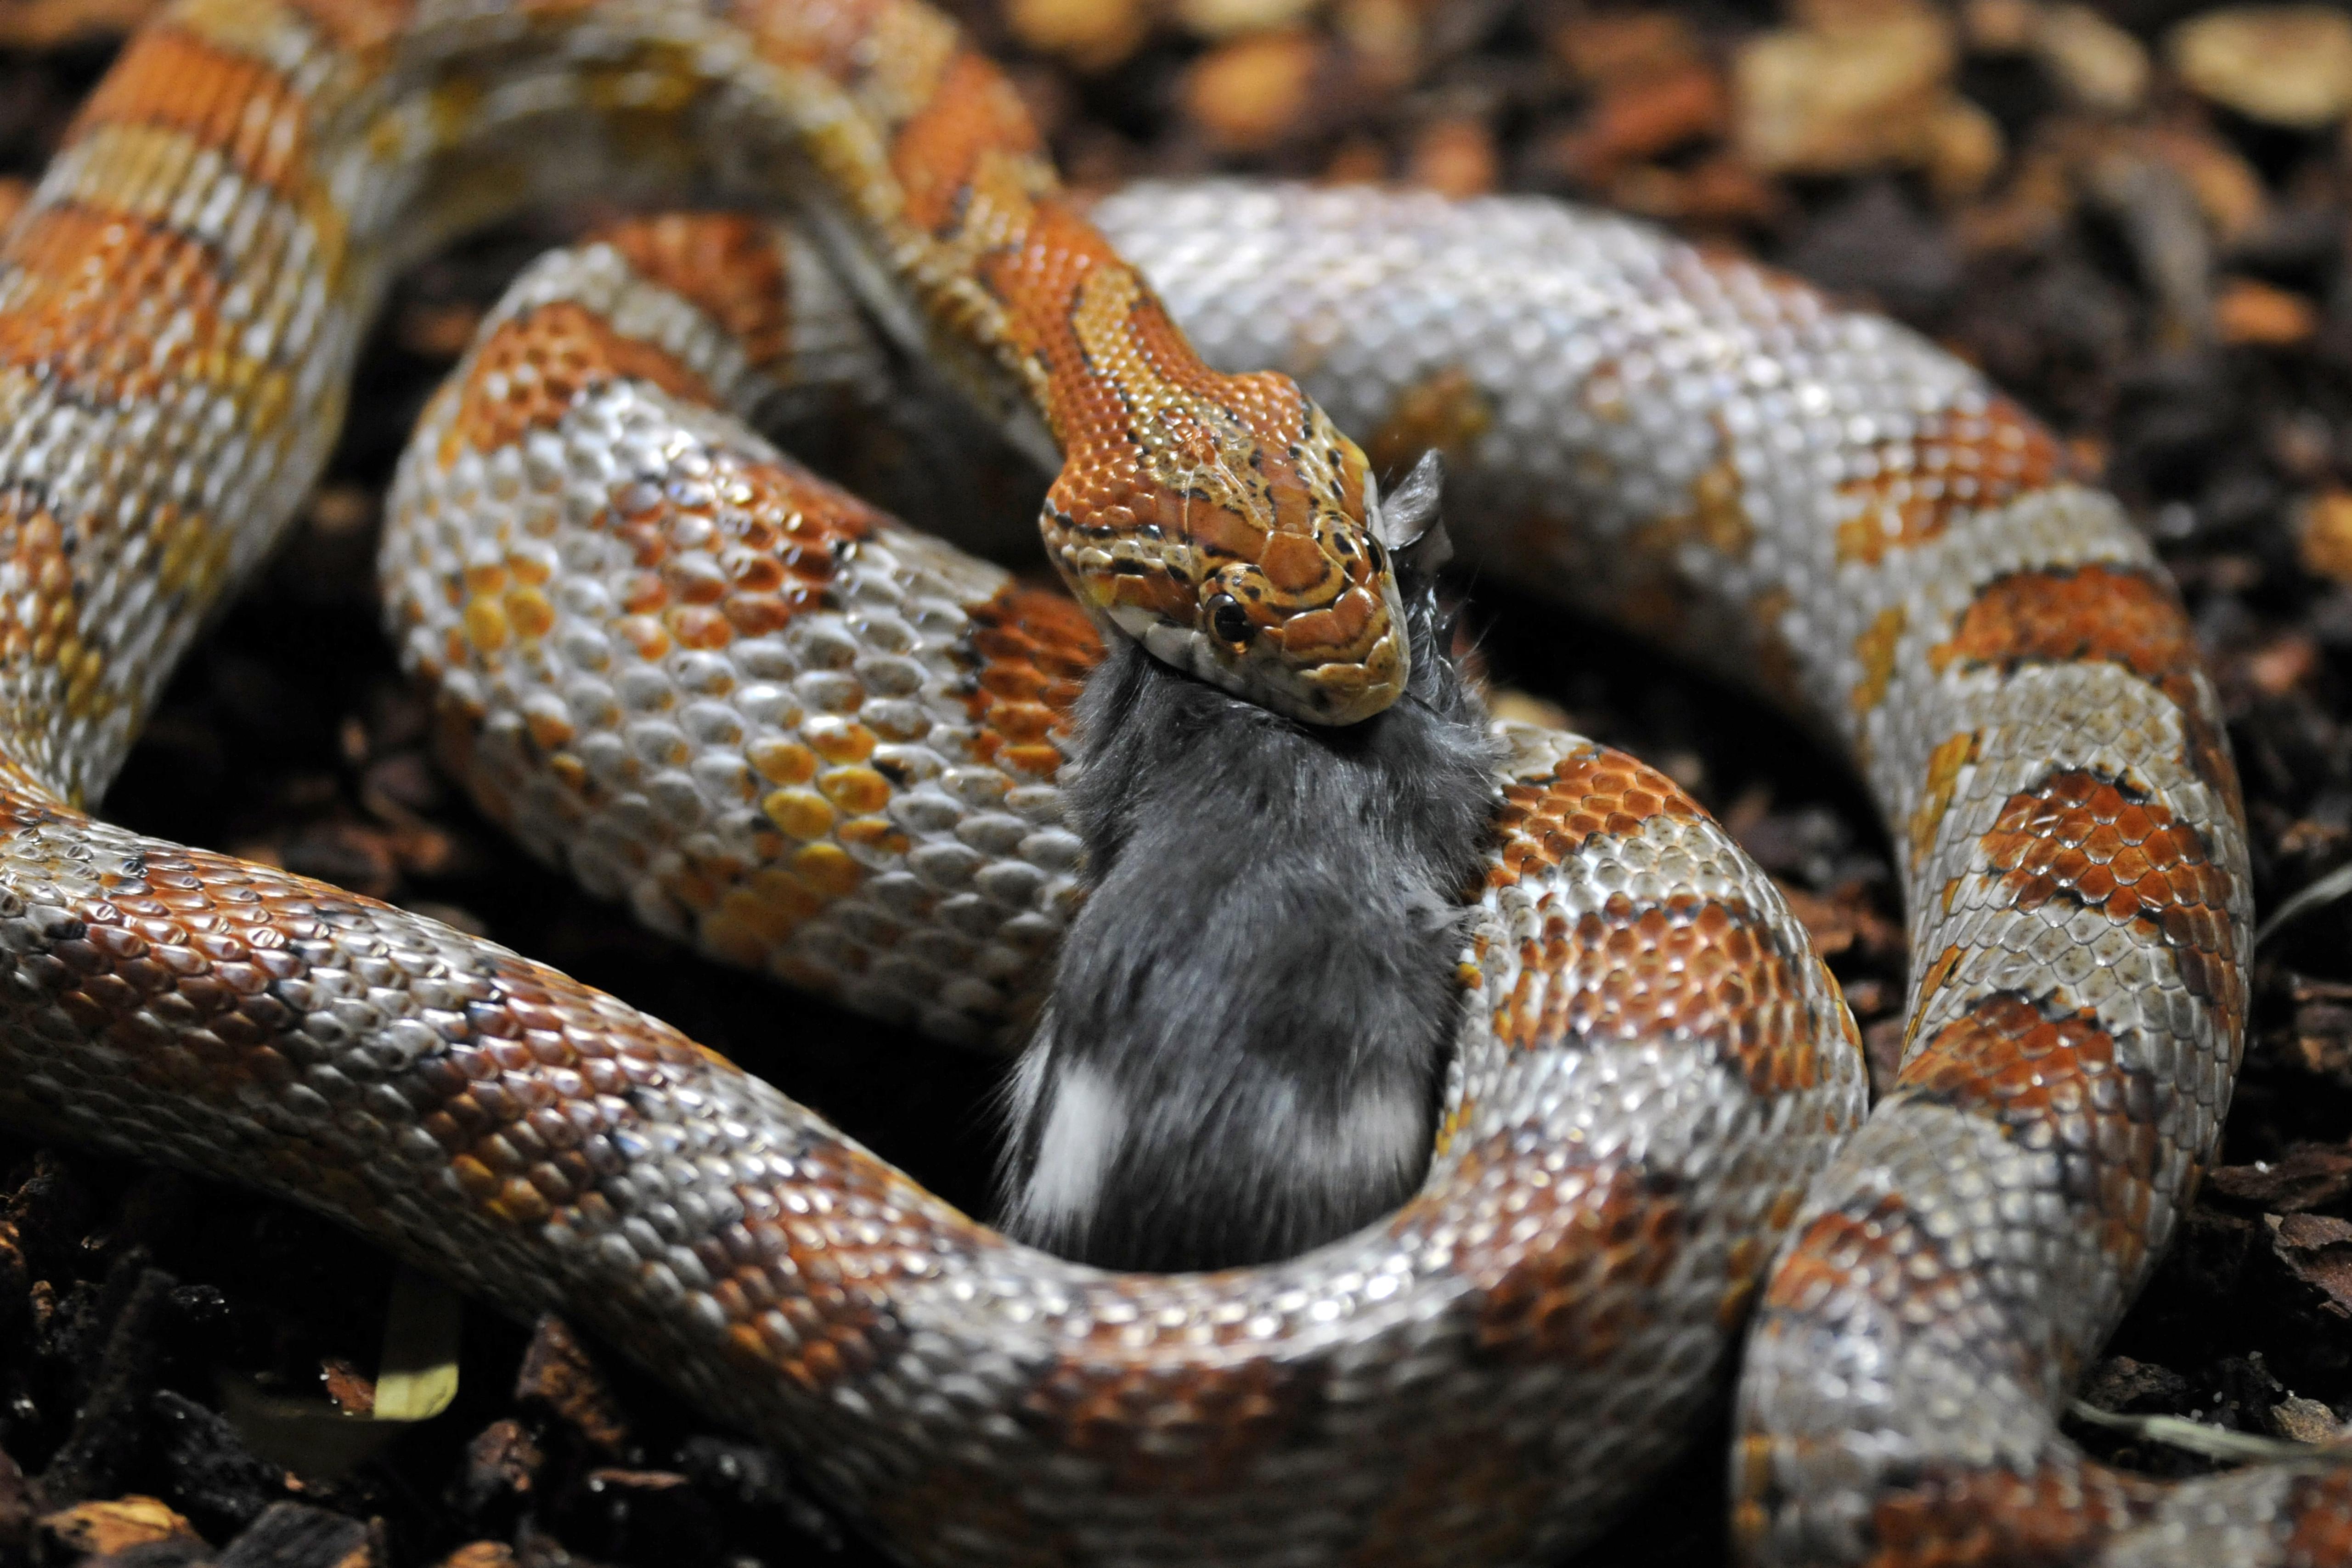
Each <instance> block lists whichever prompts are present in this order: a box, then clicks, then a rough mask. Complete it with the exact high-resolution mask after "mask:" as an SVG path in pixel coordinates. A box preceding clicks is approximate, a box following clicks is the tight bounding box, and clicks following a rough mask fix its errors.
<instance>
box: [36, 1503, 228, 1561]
mask: <svg viewBox="0 0 2352 1568" xmlns="http://www.w3.org/2000/svg"><path fill="white" fill-rule="evenodd" d="M37 1523H38V1525H39V1528H40V1531H41V1533H42V1534H43V1535H45V1536H47V1538H48V1539H49V1540H50V1541H51V1542H54V1543H56V1544H57V1545H58V1546H59V1547H61V1548H64V1549H65V1550H67V1551H68V1552H79V1553H82V1554H84V1555H88V1556H103V1555H105V1554H107V1553H110V1552H121V1551H123V1550H125V1549H127V1548H129V1547H132V1546H143V1545H145V1544H147V1543H148V1542H153V1541H173V1540H182V1539H185V1540H194V1539H195V1534H196V1531H195V1527H194V1525H191V1524H190V1523H189V1522H188V1521H186V1520H185V1519H184V1518H182V1517H181V1516H180V1515H179V1514H177V1513H174V1512H173V1510H171V1508H170V1507H169V1506H167V1505H166V1504H165V1503H163V1501H162V1500H160V1499H157V1498H152V1497H142V1496H140V1495H138V1494H137V1493H133V1494H131V1496H129V1497H120V1498H115V1499H113V1500H110V1501H108V1502H86V1503H81V1504H79V1505H77V1506H76V1507H73V1508H68V1509H61V1510H58V1512H56V1513H45V1514H43V1515H42V1516H41V1517H40V1519H39V1520H38V1521H37Z"/></svg>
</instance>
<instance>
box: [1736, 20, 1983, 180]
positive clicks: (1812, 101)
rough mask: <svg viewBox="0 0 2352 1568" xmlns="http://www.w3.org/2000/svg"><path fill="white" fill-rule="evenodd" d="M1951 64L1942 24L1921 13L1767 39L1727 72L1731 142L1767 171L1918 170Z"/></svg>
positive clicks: (1785, 31) (1744, 51)
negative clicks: (1905, 166) (1898, 166)
mask: <svg viewBox="0 0 2352 1568" xmlns="http://www.w3.org/2000/svg"><path fill="white" fill-rule="evenodd" d="M1955 59H1956V50H1955V48H1954V43H1953V37H1952V26H1951V22H1950V19H1949V18H1948V17H1947V16H1944V15H1943V14H1942V13H1941V12H1938V11H1935V10H1932V9H1929V8H1927V7H1926V6H1916V7H1914V6H1894V7H1891V8H1889V9H1887V10H1886V11H1885V13H1884V14H1882V15H1877V16H1864V15H1861V14H1857V15H1855V16H1851V17H1842V18H1841V19H1840V20H1839V22H1838V25H1836V26H1834V27H1815V28H1808V27H1791V28H1782V29H1780V30H1778V31H1775V32H1770V33H1766V34H1764V35H1763V36H1761V37H1757V38H1754V39H1751V40H1750V41H1749V42H1748V44H1747V45H1745V46H1744V47H1742V48H1741V49H1740V51H1739V54H1738V59H1737V61H1736V63H1735V65H1734V67H1733V70H1732V98H1733V102H1734V105H1735V108H1734V135H1735V137H1736V139H1737V141H1738V146H1739V149H1740V152H1741V153H1742V154H1743V155H1744V156H1745V157H1746V158H1747V159H1748V162H1749V163H1751V164H1753V165H1754V166H1756V167H1757V168H1759V169H1761V170H1763V171H1765V172H1767V173H1775V174H1847V173H1852V172H1854V171H1856V170H1861V169H1866V168H1872V167H1875V166H1879V165H1883V164H1888V163H1902V164H1912V163H1918V162H1920V161H1921V160H1922V159H1923V158H1924V157H1925V156H1926V155H1927V153H1928V152H1929V150H1930V147H1931V137H1932V127H1933V125H1934V121H1935V118H1936V115H1937V112H1938V111H1939V110H1942V109H1943V108H1944V107H1945V105H1946V104H1947V103H1948V101H1949V98H1950V89H1949V82H1950V79H1951V74H1952V68H1953V66H1954V63H1955Z"/></svg>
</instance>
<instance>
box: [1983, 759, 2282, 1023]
mask: <svg viewBox="0 0 2352 1568" xmlns="http://www.w3.org/2000/svg"><path fill="white" fill-rule="evenodd" d="M1979 845H1980V847H1981V848H1982V851H1983V853H1984V856H1985V858H1986V861H1987V862H1988V870H1989V872H1990V875H1991V876H1992V877H1993V878H1995V879H1997V884H1998V887H1999V889H2000V897H2001V900H2002V901H2003V902H2004V903H2005V904H2007V905H2008V906H2009V907H2011V908H2013V909H2016V910H2038V909H2041V908H2042V907H2043V906H2045V905H2048V904H2051V903H2053V902H2060V903H2067V904H2073V905H2076V906H2079V907H2081V908H2084V909H2091V910H2098V911H2100V912H2101V913H2103V914H2105V916H2106V917H2107V918H2108V919H2110V920H2112V921H2116V923H2117V924H2119V925H2124V924H2127V925H2133V926H2137V928H2139V930H2140V931H2142V932H2143V933H2144V934H2145V935H2146V936H2147V938H2148V939H2150V940H2152V941H2155V942H2158V943H2160V944H2161V946H2162V947H2163V948H2164V950H2165V951H2166V952H2167V953H2168V955H2169V956H2170V958H2171V960H2172V962H2173V963H2174V964H2175V965H2176V966H2177V967H2178V969H2179V973H2180V978H2181V983H2182V984H2185V985H2187V986H2188V987H2189V992H2190V993H2191V994H2194V995H2196V996H2199V997H2200V998H2202V999H2204V1000H2205V1001H2207V1002H2210V1003H2212V1004H2213V1005H2216V1006H2217V1007H2218V1008H2219V1009H2220V1010H2221V1013H2222V1016H2224V1017H2225V1018H2232V1019H2234V1018H2236V1017H2237V1016H2240V1014H2241V1011H2242V1008H2243V1005H2244V1000H2245V998H2244V994H2243V991H2244V982H2243V979H2242V975H2241V973H2240V966H2239V964H2238V962H2237V940H2238V939H2237V932H2236V928H2235V926H2234V924H2233V923H2232V921H2231V913H2230V900H2231V894H2232V892H2233V886H2232V881H2231V876H2230V873H2229V872H2228V871H2227V870H2226V869H2224V868H2222V867H2221V865H2220V864H2218V863H2217V862H2216V861H2215V860H2214V858H2213V856H2212V852H2211V850H2210V848H2209V847H2208V846H2207V844H2206V842H2205V839H2204V837H2203V836H2202V835H2201V834H2200V833H2199V832H2198V831H2197V830H2196V828H2194V827H2192V826H2189V824H2188V823H2185V822H2181V821H2179V820H2178V819H2177V818H2175V817H2174V816H2173V815H2172V813H2171V812H2170V811H2168V809H2166V807H2165V806H2164V805H2162V804H2161V803H2160V802H2158V801H2154V800H2147V799H2143V798H2140V797H2139V796H2138V795H2137V793H2136V792H2134V791H2132V790H2130V789H2128V788H2127V787H2126V785H2123V784H2118V783H2116V782H2114V781H2112V780H2109V779H2105V778H2102V777H2100V776H2099V775H2098V774H2096V773H2090V772H2086V771H2084V770H2080V769H2062V770H2060V771H2059V772H2057V773H2052V774H2050V775H2049V776H2048V777H2047V778H2045V779H2043V780H2042V782H2041V783H2040V784H2037V785H2035V786H2034V787H2033V788H2032V789H2030V790H2025V791H2021V792H2020V793H2019V794H2017V795H2011V797H2010V798H2009V799H2008V800H2007V801H2005V802H2004V803H2003V804H2002V805H2001V809H2000V816H1998V817H1997V818H1996V819H1995V821H1994V823H1993V826H1991V827H1990V828H1989V829H1988V830H1987V831H1986V832H1985V833H1984V835H1983V837H1981V838H1980V839H1979Z"/></svg>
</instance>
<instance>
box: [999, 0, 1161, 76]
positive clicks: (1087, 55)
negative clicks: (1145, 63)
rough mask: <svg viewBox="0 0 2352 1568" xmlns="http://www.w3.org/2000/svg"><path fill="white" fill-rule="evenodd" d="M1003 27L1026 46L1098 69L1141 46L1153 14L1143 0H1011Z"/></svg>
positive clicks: (1006, 7) (1085, 67) (1123, 58)
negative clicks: (1143, 3) (1141, 1)
mask: <svg viewBox="0 0 2352 1568" xmlns="http://www.w3.org/2000/svg"><path fill="white" fill-rule="evenodd" d="M1004 25H1005V26H1006V27H1007V28H1009V29H1010V30H1011V31H1012V34H1013V37H1016V38H1018V39H1020V40H1021V42H1022V44H1023V45H1024V47H1027V48H1031V49H1034V50H1035V51H1036V52H1037V53H1039V54H1041V55H1052V56H1054V57H1055V58H1059V59H1064V60H1067V61H1068V62H1069V63H1070V64H1072V65H1074V66H1076V67H1077V68H1079V69H1080V70H1087V71H1100V70H1108V69H1109V68H1111V67H1113V66H1116V65H1118V64H1119V63H1120V62H1122V61H1124V60H1125V59H1126V58H1128V57H1129V55H1132V54H1133V53H1135V51H1136V50H1137V48H1139V47H1141V45H1142V43H1143V40H1144V38H1145V37H1146V36H1147V35H1148V34H1149V33H1150V30H1151V14H1150V8H1149V7H1148V6H1146V5H1142V4H1140V0H1009V4H1007V5H1006V6H1005V7H1004Z"/></svg>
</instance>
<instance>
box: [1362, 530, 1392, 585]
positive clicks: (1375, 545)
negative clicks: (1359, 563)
mask: <svg viewBox="0 0 2352 1568" xmlns="http://www.w3.org/2000/svg"><path fill="white" fill-rule="evenodd" d="M1364 553H1365V554H1366V555H1367V556H1369V557H1370V560H1371V563H1372V575H1373V576H1375V577H1377V576H1379V575H1380V574H1381V573H1383V572H1385V571H1387V570H1388V569H1389V555H1388V552H1387V551H1385V550H1382V549H1381V542H1380V541H1379V540H1377V539H1367V540H1366V541H1364Z"/></svg>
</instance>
